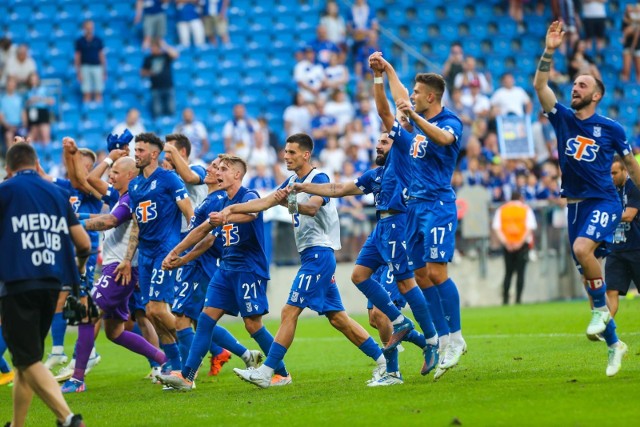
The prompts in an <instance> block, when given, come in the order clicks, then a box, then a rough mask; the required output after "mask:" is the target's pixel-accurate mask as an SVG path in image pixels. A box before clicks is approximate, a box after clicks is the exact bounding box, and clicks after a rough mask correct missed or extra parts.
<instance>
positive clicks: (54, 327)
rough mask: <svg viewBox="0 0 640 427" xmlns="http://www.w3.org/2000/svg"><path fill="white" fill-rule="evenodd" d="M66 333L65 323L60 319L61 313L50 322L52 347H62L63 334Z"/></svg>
mask: <svg viewBox="0 0 640 427" xmlns="http://www.w3.org/2000/svg"><path fill="white" fill-rule="evenodd" d="M66 331H67V321H66V320H64V317H62V313H56V314H54V315H53V321H52V322H51V340H52V341H53V345H54V346H59V345H64V334H65V332H66Z"/></svg>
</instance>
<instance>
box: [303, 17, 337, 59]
mask: <svg viewBox="0 0 640 427" xmlns="http://www.w3.org/2000/svg"><path fill="white" fill-rule="evenodd" d="M309 46H311V48H312V49H313V51H314V52H315V53H316V64H320V65H322V67H323V68H327V67H328V66H329V65H330V62H331V54H332V53H340V48H338V46H337V45H336V44H335V43H334V42H332V41H330V40H329V39H328V38H327V29H326V28H325V27H323V26H322V25H318V27H317V28H316V39H315V40H314V41H312V42H311V43H309Z"/></svg>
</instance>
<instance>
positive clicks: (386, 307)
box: [356, 278, 402, 322]
mask: <svg viewBox="0 0 640 427" xmlns="http://www.w3.org/2000/svg"><path fill="white" fill-rule="evenodd" d="M356 287H357V288H358V289H360V292H362V293H363V294H364V296H366V297H367V298H368V299H369V300H370V301H371V302H372V303H373V305H375V306H376V307H377V308H378V310H380V311H381V312H383V313H384V314H385V315H386V316H387V317H388V318H389V320H391V321H392V322H393V321H394V320H396V319H397V318H398V316H400V315H401V314H402V313H400V310H398V307H396V306H395V304H393V302H392V301H391V298H389V294H388V293H387V291H385V290H384V288H383V287H382V285H381V284H380V283H378V282H376V281H375V280H373V279H372V278H368V279H367V280H365V281H364V282H360V283H358V284H357V285H356Z"/></svg>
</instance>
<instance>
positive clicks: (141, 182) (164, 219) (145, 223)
mask: <svg viewBox="0 0 640 427" xmlns="http://www.w3.org/2000/svg"><path fill="white" fill-rule="evenodd" d="M129 197H130V199H131V210H132V211H133V213H134V214H135V215H136V220H137V222H138V227H139V228H140V233H139V237H138V241H139V246H138V248H139V250H140V252H144V255H145V256H146V257H155V256H158V255H161V254H162V253H163V252H164V253H166V252H169V250H171V248H173V247H174V246H175V245H177V244H178V243H179V242H180V224H181V222H180V221H181V216H182V212H181V211H180V208H179V207H178V204H177V202H178V201H179V200H183V199H186V198H188V197H189V196H188V194H187V190H186V189H185V188H184V183H183V182H182V180H181V179H180V178H179V177H178V175H177V174H176V173H175V172H173V171H169V170H165V169H162V168H157V169H156V170H155V171H154V172H153V173H152V174H151V175H150V176H149V178H145V177H144V175H143V174H140V175H138V176H137V177H135V178H134V179H133V180H132V181H131V182H130V183H129Z"/></svg>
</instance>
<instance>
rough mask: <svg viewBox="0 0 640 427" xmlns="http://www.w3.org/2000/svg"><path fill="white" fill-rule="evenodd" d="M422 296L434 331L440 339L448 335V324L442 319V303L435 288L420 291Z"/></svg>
mask: <svg viewBox="0 0 640 427" xmlns="http://www.w3.org/2000/svg"><path fill="white" fill-rule="evenodd" d="M422 294H423V295H424V299H426V300H427V305H428V306H429V312H430V313H431V319H432V320H433V325H434V326H435V328H436V331H438V336H440V337H442V336H445V335H449V324H448V323H447V319H446V318H445V317H444V311H443V310H442V301H440V294H439V293H438V289H436V287H435V286H430V287H428V288H425V289H422Z"/></svg>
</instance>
